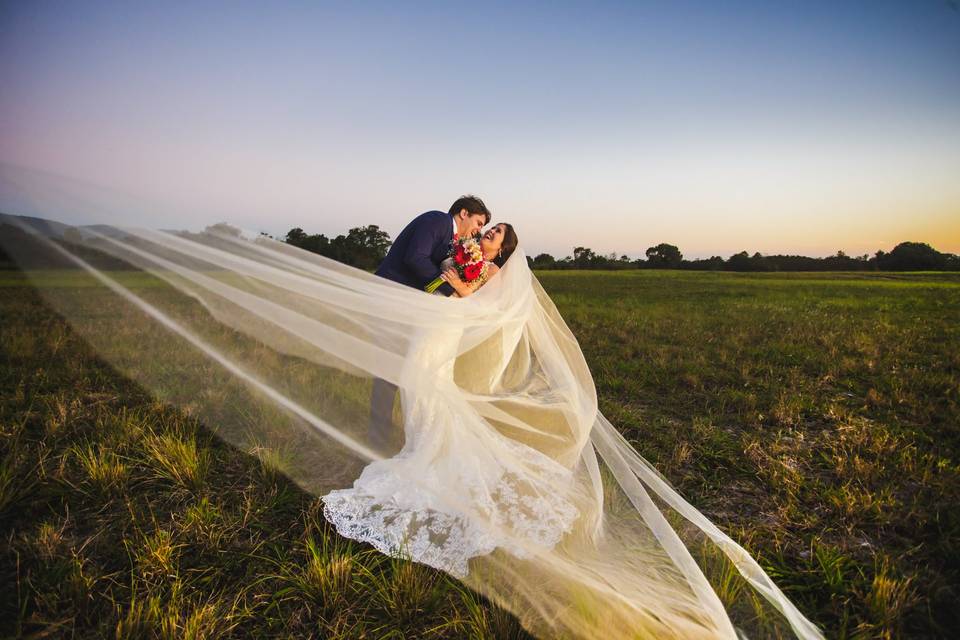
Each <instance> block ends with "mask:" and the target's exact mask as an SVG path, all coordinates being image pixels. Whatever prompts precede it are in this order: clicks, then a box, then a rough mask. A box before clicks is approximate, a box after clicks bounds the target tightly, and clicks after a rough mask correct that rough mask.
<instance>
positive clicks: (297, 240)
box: [285, 224, 391, 271]
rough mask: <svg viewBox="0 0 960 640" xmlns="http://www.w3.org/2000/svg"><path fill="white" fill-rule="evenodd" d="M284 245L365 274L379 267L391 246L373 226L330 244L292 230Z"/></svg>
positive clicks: (384, 234)
mask: <svg viewBox="0 0 960 640" xmlns="http://www.w3.org/2000/svg"><path fill="white" fill-rule="evenodd" d="M285 242H286V243H287V244H292V245H293V246H295V247H300V248H301V249H306V250H307V251H311V252H313V253H318V254H320V255H322V256H326V257H328V258H331V259H333V260H337V261H339V262H343V263H344V264H349V265H351V266H354V267H358V268H360V269H367V270H368V271H370V270H373V269H375V268H376V267H377V265H379V264H380V262H381V261H382V260H383V258H384V257H385V256H386V255H387V250H388V249H389V248H390V244H391V242H390V235H389V234H388V233H387V232H386V231H382V230H381V229H380V227H378V226H377V225H374V224H371V225H367V226H365V227H354V228H353V229H350V230H349V231H348V232H347V233H346V235H339V236H337V237H336V238H333V239H332V240H331V239H330V238H328V237H327V236H325V235H323V234H322V233H321V234H315V235H308V234H307V233H306V232H304V230H303V229H301V228H300V227H296V228H294V229H291V230H290V231H288V232H287V235H286V238H285Z"/></svg>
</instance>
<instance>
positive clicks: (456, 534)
mask: <svg viewBox="0 0 960 640" xmlns="http://www.w3.org/2000/svg"><path fill="white" fill-rule="evenodd" d="M462 334H463V332H462V330H460V329H434V330H429V331H421V332H419V335H418V336H417V338H415V340H414V347H413V350H412V353H411V357H410V358H409V359H408V362H409V363H411V364H412V366H410V367H408V368H407V369H406V370H405V371H404V376H421V375H424V374H426V373H427V372H432V373H433V374H434V375H435V377H436V381H437V382H442V383H445V384H440V385H436V386H433V388H432V389H430V386H432V385H419V388H420V389H428V391H426V392H418V393H416V394H411V393H407V392H405V391H402V390H401V403H402V408H403V425H404V434H405V436H406V441H405V444H404V446H403V448H402V449H401V451H400V452H399V453H398V454H397V455H395V456H393V457H391V458H385V459H383V460H377V461H374V462H372V463H371V464H369V465H367V466H366V467H365V468H364V469H363V471H362V473H361V475H360V477H359V478H358V479H357V480H356V482H354V484H353V487H351V488H348V489H338V490H334V491H331V492H330V493H328V494H326V495H324V496H322V499H323V502H324V509H323V511H324V515H325V516H326V518H327V519H328V520H329V521H330V522H331V523H333V524H334V525H335V526H336V528H337V531H339V532H340V534H341V535H344V536H346V537H348V538H352V539H354V540H359V541H361V542H368V543H370V544H372V545H373V546H374V547H376V548H377V549H378V550H380V551H381V552H383V553H386V554H390V555H395V556H396V555H401V556H403V557H407V558H409V559H411V560H414V561H416V562H421V563H424V564H427V565H430V566H432V567H435V568H437V569H442V570H443V571H447V572H449V573H450V574H452V575H454V576H457V577H459V578H464V577H466V575H467V574H468V561H469V560H470V558H473V557H475V556H483V555H486V554H488V553H490V552H491V551H493V550H494V549H495V548H497V547H502V548H504V549H505V550H507V551H509V552H510V553H511V554H513V555H515V556H516V557H518V558H527V557H529V552H528V551H527V550H525V549H524V548H522V547H520V546H518V545H517V544H515V541H516V540H518V539H522V540H525V541H527V542H530V543H534V544H536V545H539V546H542V547H545V548H550V547H552V546H554V545H555V544H556V543H557V542H558V541H559V540H560V538H561V537H562V536H563V535H564V533H566V532H568V531H569V530H570V529H571V528H572V526H573V521H574V520H575V519H576V517H577V516H578V510H577V508H576V507H575V506H574V504H573V503H572V502H570V501H568V500H567V499H566V498H565V497H564V496H565V490H564V488H565V487H569V485H570V484H571V482H572V474H571V473H570V471H569V470H568V469H567V468H566V467H564V466H562V465H560V464H558V463H557V462H555V461H554V460H552V459H551V458H549V457H547V456H545V455H543V454H542V453H540V452H539V451H537V450H536V449H533V448H530V447H527V446H526V445H523V444H520V443H517V442H515V441H513V440H511V439H509V438H506V437H503V436H500V435H499V434H497V433H496V432H491V431H489V430H478V429H470V428H469V426H470V423H469V422H465V421H464V419H463V416H462V415H460V416H458V415H455V414H454V413H453V412H452V411H451V408H450V407H451V405H450V403H449V402H445V401H443V399H442V397H441V395H440V394H442V393H444V391H448V390H449V389H450V388H451V387H452V386H453V384H454V381H453V365H454V360H455V357H456V355H457V348H458V343H459V340H460V337H461V336H462ZM448 385H449V386H448ZM402 389H403V387H402ZM504 460H510V461H511V464H510V466H509V467H507V466H505V465H503V464H502V462H501V461H504ZM518 461H519V464H518ZM411 476H417V477H419V479H420V481H421V484H412V483H411V482H410V481H409V480H408V478H410V477H411ZM451 490H452V491H453V492H454V493H456V494H458V495H461V496H464V498H465V502H467V503H468V504H469V505H471V506H473V507H474V508H475V509H476V511H474V512H472V513H471V512H470V511H469V510H461V509H458V508H457V507H456V506H455V505H447V504H443V503H442V502H440V501H438V499H437V496H438V495H444V494H445V493H447V492H449V491H451ZM478 516H479V517H480V518H481V520H479V522H483V521H484V520H486V521H487V522H494V523H496V525H498V526H500V527H503V529H504V530H505V532H507V535H496V534H495V533H491V532H490V530H489V527H484V526H479V525H478V524H477V522H478V521H477V518H478Z"/></svg>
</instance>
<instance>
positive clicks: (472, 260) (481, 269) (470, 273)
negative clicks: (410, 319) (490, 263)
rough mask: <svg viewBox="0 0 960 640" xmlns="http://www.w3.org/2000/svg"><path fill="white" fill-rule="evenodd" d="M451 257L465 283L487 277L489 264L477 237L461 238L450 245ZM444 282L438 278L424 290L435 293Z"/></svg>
mask: <svg viewBox="0 0 960 640" xmlns="http://www.w3.org/2000/svg"><path fill="white" fill-rule="evenodd" d="M449 257H451V258H453V265H454V268H455V269H456V270H457V273H458V274H459V275H460V279H461V280H463V281H464V282H473V281H474V280H478V279H480V278H483V277H484V276H486V275H487V263H486V261H484V259H483V251H481V249H480V241H479V240H477V238H476V237H473V236H471V237H468V238H459V239H457V240H456V241H454V242H452V243H450V255H449ZM443 282H444V280H443V278H440V277H439V276H438V277H437V278H436V279H434V280H433V281H432V282H431V283H430V284H428V285H427V286H426V287H424V290H425V291H426V292H427V293H433V292H434V291H436V289H437V287H439V286H440V285H441V284H443Z"/></svg>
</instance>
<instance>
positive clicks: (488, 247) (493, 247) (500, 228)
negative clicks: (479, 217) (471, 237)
mask: <svg viewBox="0 0 960 640" xmlns="http://www.w3.org/2000/svg"><path fill="white" fill-rule="evenodd" d="M505 229H506V227H505V226H504V225H502V224H497V225H494V226H492V227H490V228H489V229H487V230H486V231H485V232H484V234H483V236H481V237H480V249H481V250H483V255H484V257H485V258H486V259H487V260H492V259H493V258H495V257H497V253H498V252H499V251H500V245H502V244H503V232H504V230H505Z"/></svg>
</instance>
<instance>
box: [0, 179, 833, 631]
mask: <svg viewBox="0 0 960 640" xmlns="http://www.w3.org/2000/svg"><path fill="white" fill-rule="evenodd" d="M2 178H3V179H2V181H0V194H2V200H0V206H2V211H3V212H4V213H7V214H28V215H33V216H37V217H42V218H45V219H47V220H55V219H56V218H57V217H59V216H61V215H63V214H65V213H67V212H69V213H70V214H72V215H73V214H76V213H83V212H87V213H90V214H91V215H96V214H102V213H104V212H107V211H111V212H112V215H114V218H113V220H114V223H113V224H104V225H95V226H83V227H66V226H63V225H60V226H58V225H56V224H54V223H52V222H41V221H39V220H32V221H31V220H26V219H24V218H13V217H6V218H4V219H3V220H0V222H2V223H3V227H2V233H0V242H2V245H3V249H4V250H5V251H6V252H7V253H8V254H9V255H10V256H12V257H13V258H14V260H15V261H17V263H18V264H19V265H20V266H21V268H22V269H23V270H24V271H25V272H26V273H27V274H28V275H29V278H30V280H31V282H32V283H33V284H34V285H35V286H36V287H37V288H38V290H39V291H40V292H41V293H42V294H43V296H44V297H45V299H46V301H47V302H48V303H49V304H50V305H51V306H52V307H53V308H54V309H55V310H56V311H58V312H59V313H60V314H62V315H63V316H64V317H65V318H66V319H67V320H68V321H69V322H70V323H71V324H72V325H73V326H74V327H75V329H76V330H77V331H79V332H80V333H81V334H82V335H83V336H84V337H85V339H86V340H88V341H89V343H90V344H91V345H93V347H95V349H96V350H97V353H98V355H100V356H101V357H102V358H104V359H105V360H106V361H107V362H109V363H110V364H111V365H112V366H114V367H115V368H116V369H117V370H119V371H121V372H122V373H123V374H125V375H127V376H129V377H131V378H132V379H134V380H136V381H138V382H139V383H141V384H142V385H144V386H145V387H146V388H147V389H149V390H150V392H151V393H153V394H154V395H155V396H156V397H158V398H159V399H160V400H162V401H165V402H169V403H172V404H174V405H176V406H178V407H181V408H182V409H183V410H184V411H188V412H190V413H191V414H192V415H195V416H197V417H198V418H199V419H201V420H202V421H203V422H204V423H205V424H206V426H207V427H208V428H209V429H210V430H211V431H213V432H214V433H215V434H216V435H218V436H219V437H221V438H223V439H224V440H226V441H227V442H229V443H231V444H232V445H234V446H237V447H240V448H242V449H243V450H245V451H258V452H260V453H261V454H264V453H265V454H266V455H267V457H268V458H269V459H270V460H271V461H272V463H273V464H275V465H276V466H277V467H278V468H279V469H280V470H282V472H283V473H285V474H286V475H287V476H288V477H289V478H291V479H292V480H293V481H295V482H296V483H297V484H298V485H299V486H301V487H302V488H303V489H304V490H306V491H308V492H310V493H312V494H314V495H317V496H321V495H324V494H325V493H327V492H329V491H331V490H333V489H337V488H342V487H347V486H349V485H350V484H351V482H352V481H353V480H354V479H355V478H356V477H357V476H358V475H359V474H360V471H361V470H362V469H363V468H364V467H365V466H366V465H367V464H369V463H370V462H371V461H373V460H378V459H380V458H381V457H383V454H381V453H378V452H377V451H375V450H373V449H372V448H370V447H369V446H368V445H367V439H366V435H367V429H368V426H369V425H368V421H369V418H370V399H371V389H372V387H373V382H374V380H375V379H381V380H385V381H387V382H389V383H391V384H393V385H397V386H398V387H399V388H400V389H401V391H403V393H404V395H405V396H406V397H410V398H417V397H426V396H431V397H433V398H434V399H435V400H436V401H440V402H443V403H446V406H448V407H449V408H450V409H451V410H452V411H453V412H454V413H455V415H457V416H458V420H457V422H458V425H457V428H459V429H464V430H474V433H488V434H494V433H496V434H498V436H497V437H504V438H508V439H510V440H511V441H512V442H514V443H517V444H519V445H523V446H524V447H529V448H533V449H536V450H537V451H539V452H540V453H542V454H544V455H545V456H547V457H549V458H550V459H551V460H552V461H554V462H555V463H557V464H558V465H560V466H561V467H562V468H563V470H564V472H565V474H566V475H565V476H564V481H563V482H556V483H554V484H552V485H550V486H549V489H546V490H547V491H550V492H557V493H562V497H563V498H565V499H566V500H568V501H569V502H571V503H572V504H574V505H575V506H576V508H577V510H578V512H579V516H578V517H577V519H576V520H575V521H574V524H573V527H572V529H571V530H570V531H568V532H566V533H565V535H564V536H563V537H562V538H561V539H560V542H559V543H557V544H555V545H553V546H545V545H538V544H536V543H534V542H531V541H530V540H527V539H522V538H515V539H514V538H513V537H511V536H513V535H514V533H513V532H512V530H510V529H508V528H504V525H503V523H502V522H500V521H497V520H495V519H491V518H488V517H485V516H484V513H483V512H480V511H478V510H477V509H476V508H475V507H476V505H473V504H471V503H470V499H469V496H466V495H463V494H462V493H460V492H458V491H456V490H455V487H442V486H437V485H435V484H429V485H428V484H424V483H423V481H422V480H423V476H422V474H420V473H416V472H409V474H408V475H409V477H406V478H405V480H406V481H407V482H409V483H411V485H412V486H416V485H422V486H423V488H424V490H428V491H431V492H432V497H433V499H435V501H436V503H437V504H443V505H445V506H446V507H447V508H450V509H454V510H457V511H458V512H461V513H464V514H467V515H468V516H469V517H470V518H471V519H472V524H473V525H474V526H476V527H478V528H479V530H485V531H488V532H490V533H492V534H495V535H496V536H497V537H498V538H499V539H509V540H511V541H512V542H513V545H512V546H514V547H515V548H516V549H517V550H521V551H523V553H521V554H518V553H514V552H511V551H508V550H506V549H504V548H500V547H498V548H497V549H495V550H494V551H493V552H492V553H489V554H486V555H482V556H478V557H474V558H472V559H470V563H469V573H468V574H467V575H465V576H463V577H462V580H463V582H464V583H465V584H466V585H468V586H469V587H471V588H473V589H475V590H476V591H478V592H480V593H482V594H484V595H485V596H487V597H489V598H490V599H492V600H493V601H494V602H496V603H497V604H499V605H501V606H503V607H505V608H506V609H508V610H510V611H511V612H513V613H514V614H515V615H516V616H517V617H518V619H519V620H520V621H521V623H522V624H523V625H524V627H525V628H527V629H528V630H529V631H530V632H531V633H533V634H534V635H536V636H538V637H543V638H554V637H570V638H597V637H606V638H610V639H618V638H712V637H718V638H720V637H722V638H737V637H741V638H742V637H799V638H821V637H822V635H821V634H820V632H819V631H818V629H817V628H816V627H815V626H814V625H813V624H812V623H811V622H810V621H809V620H807V619H806V618H805V617H804V616H803V615H802V614H801V613H800V611H799V610H798V609H797V608H796V607H795V606H794V604H793V603H792V602H791V601H790V600H789V599H788V598H787V597H786V596H785V594H784V593H783V592H782V591H781V590H780V589H779V588H778V587H777V586H776V585H775V584H774V582H773V581H772V580H771V578H770V577H769V576H768V575H767V573H765V572H764V571H763V569H762V568H761V567H760V565H759V564H758V563H757V562H756V561H755V560H754V559H753V558H752V557H751V556H750V555H749V554H748V553H747V552H746V551H745V550H744V549H743V548H742V547H741V546H740V545H739V544H737V543H736V542H735V541H734V540H732V539H731V538H730V537H729V536H727V535H726V534H725V533H723V532H722V531H721V530H719V529H718V528H717V527H716V526H714V525H713V524H712V523H711V522H710V521H709V520H708V519H707V518H706V517H704V516H703V515H702V514H701V513H700V512H699V511H698V510H697V509H696V508H694V507H693V506H691V505H690V504H689V503H688V502H687V501H686V500H684V498H683V497H682V496H680V495H679V494H678V493H677V492H676V491H675V490H674V489H673V488H672V487H671V485H670V483H669V482H668V481H667V480H666V479H665V478H664V477H663V476H662V475H661V474H659V473H658V472H657V470H656V469H655V468H654V466H653V465H651V464H650V463H649V462H647V461H646V460H645V459H644V458H643V457H641V456H640V455H639V454H638V453H637V451H636V450H635V449H634V448H633V447H632V446H631V445H630V443H629V442H627V440H626V439H625V438H624V437H623V436H622V435H621V434H620V433H619V432H618V431H617V429H616V428H615V427H614V425H612V424H611V423H610V422H609V421H608V420H607V419H606V418H605V417H604V416H603V414H602V413H601V412H600V411H599V410H598V407H597V396H596V391H595V389H594V383H593V379H592V376H591V374H590V371H589V369H588V367H587V364H586V362H585V360H584V357H583V353H582V352H581V350H580V347H579V345H578V343H577V340H576V339H575V337H574V336H573V334H572V333H571V332H570V330H569V329H568V327H567V325H566V324H565V323H564V321H563V318H562V317H561V316H560V314H559V313H558V311H557V309H556V307H555V306H554V304H553V303H552V301H551V300H550V298H549V296H548V295H547V294H546V293H545V291H544V289H543V288H542V287H541V285H540V283H539V282H538V280H537V278H536V276H535V275H534V274H533V273H532V272H531V271H530V269H529V268H528V266H527V261H526V256H525V255H524V252H523V249H522V246H521V248H518V249H517V251H516V252H515V253H514V254H513V256H512V257H511V258H510V259H509V260H508V261H507V263H506V264H505V266H504V267H503V269H502V270H501V271H500V272H499V274H497V275H496V276H495V277H494V278H492V279H491V281H490V282H489V283H488V284H487V285H486V286H484V287H483V288H481V289H480V290H479V291H478V292H477V293H476V294H475V295H473V296H470V297H468V298H465V299H448V298H443V297H441V296H431V295H426V294H424V293H421V292H419V291H416V290H414V289H411V288H408V287H404V286H401V285H399V284H396V283H393V282H390V281H387V280H385V279H382V278H379V277H376V276H374V275H372V274H369V273H367V272H365V271H362V270H359V269H355V268H352V267H349V266H346V265H343V264H340V263H338V262H335V261H332V260H329V259H326V258H324V257H322V256H318V255H315V254H312V253H309V252H307V251H303V250H301V249H298V248H295V247H293V246H290V245H287V244H285V243H283V242H279V241H277V240H274V239H271V238H269V237H266V236H263V235H256V234H250V233H246V232H243V231H241V230H240V229H238V228H235V227H232V226H229V225H225V224H224V225H214V226H212V227H207V228H206V229H204V230H202V231H192V232H191V231H162V230H160V229H159V228H158V227H162V226H164V225H163V217H162V215H161V214H162V213H163V212H162V211H160V212H157V213H155V214H153V215H149V214H148V213H146V212H145V211H143V210H139V211H134V210H133V209H131V207H132V206H134V205H133V204H132V203H131V202H128V201H124V200H123V199H121V198H119V197H113V196H111V195H109V193H107V192H102V193H99V192H98V193H94V192H93V191H88V190H84V189H81V188H78V187H77V186H76V185H71V184H70V183H68V182H65V181H60V180H55V179H52V178H50V177H49V176H45V175H41V174H32V173H29V172H25V171H20V170H15V169H13V168H9V167H5V168H4V170H3V176H2ZM134 214H136V216H137V217H136V219H137V220H138V221H139V223H140V224H139V225H138V226H134V225H127V224H123V223H122V220H123V219H124V217H125V216H131V215H134ZM25 220H26V221H25ZM144 220H147V221H149V222H148V223H147V224H144V223H143V221H144ZM144 227H147V228H144ZM519 231H520V233H521V242H522V239H523V233H522V230H519ZM451 327H459V328H462V334H461V335H462V337H461V339H460V343H459V346H458V348H457V349H456V354H455V356H454V357H455V363H454V365H455V368H454V371H455V373H454V376H453V380H452V381H451V380H450V379H449V378H442V377H440V376H438V375H437V374H436V371H435V370H434V369H432V368H429V367H419V368H418V362H417V361H416V359H415V358H412V357H411V356H410V354H411V350H412V349H413V348H414V346H415V345H414V343H413V336H415V335H421V336H422V335H423V333H422V332H423V330H425V329H426V330H429V329H431V328H434V329H449V328H451ZM411 371H414V372H415V375H411ZM394 428H395V429H402V425H397V426H395V427H394ZM500 455H503V454H502V453H501V454H500ZM495 463H496V464H497V465H500V466H502V467H504V468H517V469H524V468H525V465H527V464H528V463H527V462H526V461H525V459H524V458H522V457H520V456H517V457H516V459H510V458H509V456H507V457H506V459H497V460H496V461H495ZM526 470H527V472H530V470H529V469H526ZM528 490H529V491H531V492H534V491H537V490H539V491H544V490H545V489H543V488H541V489H533V488H528ZM537 498H538V496H536V495H525V496H520V499H521V501H524V502H526V503H528V504H536V503H537Z"/></svg>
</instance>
